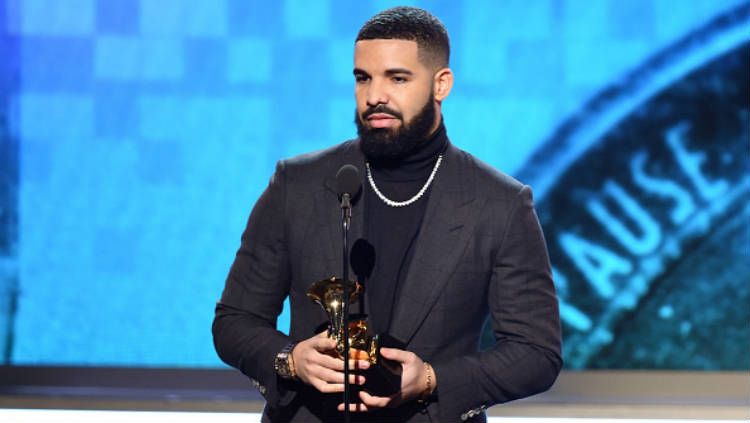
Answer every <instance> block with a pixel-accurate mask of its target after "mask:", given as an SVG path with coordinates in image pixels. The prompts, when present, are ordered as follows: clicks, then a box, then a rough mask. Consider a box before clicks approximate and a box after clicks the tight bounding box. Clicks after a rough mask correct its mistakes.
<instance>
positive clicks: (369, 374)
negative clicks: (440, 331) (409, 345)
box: [307, 277, 403, 396]
mask: <svg viewBox="0 0 750 423" xmlns="http://www.w3.org/2000/svg"><path fill="white" fill-rule="evenodd" d="M347 288H348V289H347ZM347 290H348V291H349V303H350V304H352V303H355V302H356V301H357V299H358V298H359V295H360V294H361V293H362V285H361V284H359V283H358V282H352V281H346V282H345V281H344V280H342V279H338V278H336V277H331V278H330V279H324V280H322V281H318V282H315V283H314V284H312V286H310V288H309V289H308V290H307V296H308V297H309V298H310V299H312V300H313V301H314V302H316V303H317V304H319V305H320V306H321V307H323V310H324V311H325V312H326V315H327V316H328V337H329V338H331V339H333V340H335V341H336V351H337V352H338V355H339V358H342V359H343V357H344V296H345V295H346V291H347ZM381 338H383V336H381V335H373V334H372V333H371V332H370V330H369V328H368V326H367V319H366V318H355V319H350V320H349V358H352V359H357V360H367V361H369V362H370V364H371V366H370V368H369V369H368V370H366V371H364V372H363V373H364V374H365V378H366V380H367V382H366V383H365V390H367V391H368V392H370V393H371V394H373V395H378V396H388V395H391V394H393V393H395V392H398V390H399V389H400V387H401V366H400V365H399V364H398V363H395V362H393V361H391V360H387V359H385V358H384V357H381V356H380V351H379V348H380V346H381ZM385 339H391V338H390V337H387V336H386V337H385ZM385 346H388V347H395V348H403V345H401V344H400V343H399V342H397V341H395V340H393V341H389V342H388V345H385Z"/></svg>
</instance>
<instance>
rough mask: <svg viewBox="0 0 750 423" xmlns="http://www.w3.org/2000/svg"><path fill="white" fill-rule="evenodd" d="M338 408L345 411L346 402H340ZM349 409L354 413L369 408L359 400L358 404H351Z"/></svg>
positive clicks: (362, 411)
mask: <svg viewBox="0 0 750 423" xmlns="http://www.w3.org/2000/svg"><path fill="white" fill-rule="evenodd" d="M338 409H339V411H344V404H339V407H338ZM349 411H351V412H352V413H364V412H366V411H369V410H368V409H367V406H366V405H364V404H362V403H361V402H359V403H356V404H349Z"/></svg>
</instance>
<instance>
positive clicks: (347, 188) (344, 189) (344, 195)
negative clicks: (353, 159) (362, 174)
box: [336, 164, 362, 209]
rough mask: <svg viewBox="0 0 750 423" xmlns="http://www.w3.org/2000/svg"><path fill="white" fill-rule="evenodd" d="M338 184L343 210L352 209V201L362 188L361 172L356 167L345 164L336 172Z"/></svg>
mask: <svg viewBox="0 0 750 423" xmlns="http://www.w3.org/2000/svg"><path fill="white" fill-rule="evenodd" d="M336 184H337V191H338V195H339V199H340V200H341V208H342V209H344V208H350V207H351V199H352V198H354V197H355V196H356V195H357V194H358V193H359V190H360V189H361V188H362V182H360V180H359V170H358V169H357V167H356V166H354V165H351V164H345V165H343V166H341V169H339V171H338V172H336Z"/></svg>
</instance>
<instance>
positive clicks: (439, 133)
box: [370, 116, 448, 181]
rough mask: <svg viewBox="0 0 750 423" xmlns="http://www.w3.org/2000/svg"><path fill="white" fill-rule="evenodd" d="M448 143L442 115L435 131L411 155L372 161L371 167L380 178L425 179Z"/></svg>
mask: <svg viewBox="0 0 750 423" xmlns="http://www.w3.org/2000/svg"><path fill="white" fill-rule="evenodd" d="M447 145H448V135H447V132H446V130H445V125H444V124H443V120H442V116H441V117H440V125H439V126H438V128H437V129H436V130H435V132H433V133H432V134H431V135H430V136H428V137H427V138H426V139H425V140H423V141H422V142H420V143H419V146H418V147H417V148H416V149H415V150H414V151H412V152H411V153H409V155H407V156H405V157H400V158H398V159H388V160H375V161H370V168H371V169H372V172H373V175H374V176H377V178H378V180H386V181H414V180H423V179H425V178H427V176H429V174H430V172H432V167H433V166H434V165H435V161H436V160H437V157H438V155H440V154H441V153H443V152H444V151H445V148H446V147H447Z"/></svg>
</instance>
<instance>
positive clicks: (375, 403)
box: [359, 391, 393, 409]
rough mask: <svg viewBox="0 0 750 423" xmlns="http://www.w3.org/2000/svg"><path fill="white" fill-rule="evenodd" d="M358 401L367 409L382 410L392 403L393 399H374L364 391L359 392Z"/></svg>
mask: <svg viewBox="0 0 750 423" xmlns="http://www.w3.org/2000/svg"><path fill="white" fill-rule="evenodd" d="M359 399H361V400H362V403H363V404H364V405H365V406H367V408H371V409H372V408H384V407H388V406H389V405H390V404H391V402H392V401H393V397H375V396H372V395H370V394H368V393H367V392H365V391H360V392H359Z"/></svg>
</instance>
